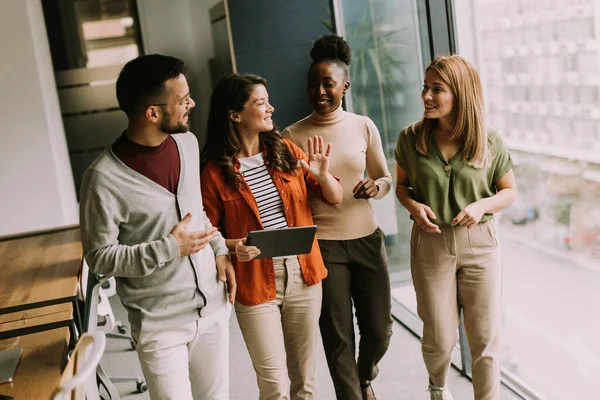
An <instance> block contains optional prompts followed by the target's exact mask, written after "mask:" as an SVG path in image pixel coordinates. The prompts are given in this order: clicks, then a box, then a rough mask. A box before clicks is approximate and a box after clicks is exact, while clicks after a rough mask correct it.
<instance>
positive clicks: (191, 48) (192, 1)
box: [137, 0, 220, 138]
mask: <svg viewBox="0 0 600 400" xmlns="http://www.w3.org/2000/svg"><path fill="white" fill-rule="evenodd" d="M219 1H220V0H170V1H165V0H137V5H138V14H139V19H140V28H141V31H142V41H143V44H144V51H145V52H146V54H152V53H160V54H165V55H170V56H173V57H177V58H181V59H182V60H183V61H184V62H185V63H186V65H187V67H188V71H189V78H190V82H189V84H190V87H191V93H192V97H193V98H194V100H195V101H196V110H195V111H194V115H193V119H192V124H193V125H192V131H193V132H194V133H195V134H196V135H197V136H198V137H199V138H203V137H204V130H205V126H206V119H207V116H208V106H209V103H210V92H211V87H210V75H209V69H208V60H209V59H210V58H212V57H213V56H214V51H213V43H212V32H211V27H210V18H209V15H208V10H209V9H210V8H211V7H212V6H214V5H215V4H217V3H218V2H219Z"/></svg>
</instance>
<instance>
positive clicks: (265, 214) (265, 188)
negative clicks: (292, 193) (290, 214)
mask: <svg viewBox="0 0 600 400" xmlns="http://www.w3.org/2000/svg"><path fill="white" fill-rule="evenodd" d="M239 160H240V172H241V173H242V175H243V176H244V179H245V180H246V183H247V184H248V186H250V190H251V191H252V194H253V195H254V198H255V199H256V204H257V205H258V213H259V215H260V220H261V222H262V224H263V227H264V229H281V228H287V226H288V225H287V221H286V220H285V213H284V211H283V201H281V196H280V195H279V192H278V191H277V188H276V187H275V184H274V183H273V179H272V178H271V175H269V171H268V170H267V167H266V165H265V161H264V159H263V155H262V153H259V154H257V155H255V156H252V157H245V158H240V159H239Z"/></svg>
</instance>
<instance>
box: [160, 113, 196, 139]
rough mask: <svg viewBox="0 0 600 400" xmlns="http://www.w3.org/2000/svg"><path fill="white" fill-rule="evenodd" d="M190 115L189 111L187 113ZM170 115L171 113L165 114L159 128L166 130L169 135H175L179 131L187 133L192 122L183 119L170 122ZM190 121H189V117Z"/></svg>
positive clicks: (162, 130)
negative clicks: (174, 122)
mask: <svg viewBox="0 0 600 400" xmlns="http://www.w3.org/2000/svg"><path fill="white" fill-rule="evenodd" d="M185 115H188V116H189V113H187V114H185ZM170 117H171V116H170V115H169V114H165V117H164V118H163V120H162V121H161V123H160V126H159V129H160V130H161V132H164V133H166V134H168V135H174V134H177V133H186V132H187V131H189V130H190V123H189V122H183V121H179V122H178V123H177V124H174V125H172V124H170V123H169V120H170ZM188 121H189V117H188Z"/></svg>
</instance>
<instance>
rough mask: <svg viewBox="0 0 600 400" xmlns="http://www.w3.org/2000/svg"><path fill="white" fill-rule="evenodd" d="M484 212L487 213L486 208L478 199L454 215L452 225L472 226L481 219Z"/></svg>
mask: <svg viewBox="0 0 600 400" xmlns="http://www.w3.org/2000/svg"><path fill="white" fill-rule="evenodd" d="M483 214H485V208H484V207H483V205H482V204H481V203H480V202H478V201H476V202H475V203H471V204H469V205H468V206H466V207H465V208H463V209H462V211H461V212H459V213H458V215H457V216H456V217H454V219H453V220H452V223H451V225H452V226H455V225H461V226H466V227H467V228H472V227H474V226H475V225H477V224H478V223H479V221H481V218H482V217H483Z"/></svg>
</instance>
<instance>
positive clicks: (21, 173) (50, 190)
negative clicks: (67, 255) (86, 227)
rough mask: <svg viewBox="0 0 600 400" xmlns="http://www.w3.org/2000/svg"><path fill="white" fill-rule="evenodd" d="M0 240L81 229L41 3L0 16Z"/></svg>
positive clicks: (8, 0) (7, 4) (10, 8)
mask: <svg viewBox="0 0 600 400" xmlns="http://www.w3.org/2000/svg"><path fill="white" fill-rule="evenodd" d="M0 54H2V62H1V63H0V121H1V123H0V236H3V235H9V234H14V233H21V232H28V231H33V230H41V229H48V228H54V227H60V226H65V225H71V224H76V223H78V210H77V200H76V196H75V186H74V184H73V177H72V173H71V166H70V163H69V156H68V151H67V143H66V140H65V135H64V131H63V126H62V119H61V115H60V106H59V103H58V96H57V93H56V85H55V83H54V73H53V70H52V62H51V59H50V50H49V46H48V39H47V37H46V30H45V25H44V18H43V14H42V8H41V3H40V0H25V1H23V0H3V1H2V12H1V13H0Z"/></svg>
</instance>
